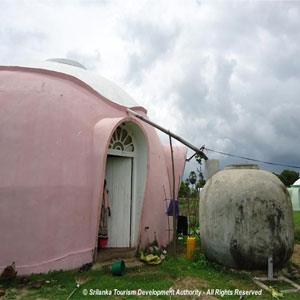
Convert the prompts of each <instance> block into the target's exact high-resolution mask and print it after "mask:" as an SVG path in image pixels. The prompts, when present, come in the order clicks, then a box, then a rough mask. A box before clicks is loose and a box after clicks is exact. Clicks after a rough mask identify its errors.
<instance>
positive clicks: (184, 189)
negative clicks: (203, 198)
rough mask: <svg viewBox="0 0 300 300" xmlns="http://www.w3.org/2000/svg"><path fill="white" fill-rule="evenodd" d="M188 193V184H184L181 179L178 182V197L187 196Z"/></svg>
mask: <svg viewBox="0 0 300 300" xmlns="http://www.w3.org/2000/svg"><path fill="white" fill-rule="evenodd" d="M189 193H190V188H189V185H186V183H184V182H183V181H181V183H180V188H179V193H178V198H187V197H188V196H189Z"/></svg>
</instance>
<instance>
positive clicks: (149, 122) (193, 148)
mask: <svg viewBox="0 0 300 300" xmlns="http://www.w3.org/2000/svg"><path fill="white" fill-rule="evenodd" d="M127 112H129V113H131V114H133V115H134V116H135V117H137V118H139V119H141V120H142V121H144V122H146V123H148V124H150V125H151V126H153V127H155V128H157V129H158V130H160V131H162V132H164V133H165V134H167V135H169V136H171V137H172V138H174V139H175V140H177V141H179V142H180V143H182V144H184V145H185V146H187V147H188V148H190V149H192V150H193V151H195V152H196V153H198V154H199V155H200V157H201V158H204V159H205V160H208V157H207V156H206V155H205V154H204V153H203V152H202V151H201V150H200V149H198V148H197V147H196V146H194V145H192V144H190V143H189V142H187V141H186V140H184V139H183V138H181V137H180V136H178V135H176V134H174V133H173V132H171V131H170V130H167V129H165V128H163V127H161V126H160V125H158V124H156V123H154V122H152V121H150V120H148V119H146V118H144V117H143V116H141V115H140V114H138V113H136V112H135V111H133V110H132V109H130V108H127Z"/></svg>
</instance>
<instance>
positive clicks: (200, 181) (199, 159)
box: [196, 154, 206, 189]
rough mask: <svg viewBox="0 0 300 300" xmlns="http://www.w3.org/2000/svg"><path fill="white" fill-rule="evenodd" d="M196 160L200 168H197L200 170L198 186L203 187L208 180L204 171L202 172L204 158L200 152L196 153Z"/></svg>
mask: <svg viewBox="0 0 300 300" xmlns="http://www.w3.org/2000/svg"><path fill="white" fill-rule="evenodd" d="M196 161H197V162H198V164H199V168H197V171H198V174H199V175H198V183H197V186H198V188H199V189H200V188H202V187H204V185H205V183H206V180H205V179H204V176H203V173H202V158H201V157H200V155H199V154H196Z"/></svg>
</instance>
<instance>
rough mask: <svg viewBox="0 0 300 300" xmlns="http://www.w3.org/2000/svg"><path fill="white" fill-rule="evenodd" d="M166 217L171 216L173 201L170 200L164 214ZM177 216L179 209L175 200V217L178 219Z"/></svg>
mask: <svg viewBox="0 0 300 300" xmlns="http://www.w3.org/2000/svg"><path fill="white" fill-rule="evenodd" d="M166 214H167V215H168V216H173V200H172V199H171V201H170V204H169V207H168V210H167V212H166ZM178 215H179V207H178V200H175V217H176V218H178Z"/></svg>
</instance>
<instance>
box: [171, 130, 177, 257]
mask: <svg viewBox="0 0 300 300" xmlns="http://www.w3.org/2000/svg"><path fill="white" fill-rule="evenodd" d="M169 141H170V149H171V162H172V177H173V195H172V197H173V211H172V215H173V247H174V248H173V250H174V255H175V259H176V242H177V241H176V239H177V235H176V206H175V205H176V200H175V167H174V156H173V146H172V137H171V136H170V135H169Z"/></svg>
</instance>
